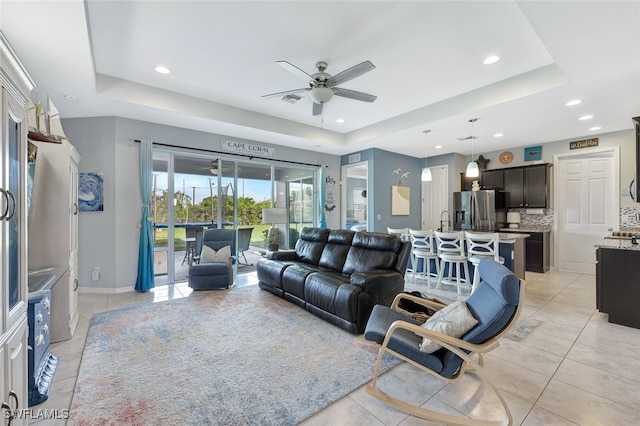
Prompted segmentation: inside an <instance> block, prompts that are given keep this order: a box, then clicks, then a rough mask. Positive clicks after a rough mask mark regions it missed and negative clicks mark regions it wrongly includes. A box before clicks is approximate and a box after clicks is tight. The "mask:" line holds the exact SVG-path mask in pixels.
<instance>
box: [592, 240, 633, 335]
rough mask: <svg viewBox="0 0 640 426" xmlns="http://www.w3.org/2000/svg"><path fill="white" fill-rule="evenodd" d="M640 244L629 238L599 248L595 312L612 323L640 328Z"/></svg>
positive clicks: (606, 243)
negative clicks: (601, 314)
mask: <svg viewBox="0 0 640 426" xmlns="http://www.w3.org/2000/svg"><path fill="white" fill-rule="evenodd" d="M639 265H640V245H638V244H632V243H631V240H629V239H619V240H614V239H611V240H604V242H603V243H602V244H597V245H596V309H598V310H599V311H600V312H603V313H606V314H609V322H611V323H614V324H620V325H626V326H628V327H634V328H640V309H638V306H640V286H639V285H638V276H639V273H640V266H639Z"/></svg>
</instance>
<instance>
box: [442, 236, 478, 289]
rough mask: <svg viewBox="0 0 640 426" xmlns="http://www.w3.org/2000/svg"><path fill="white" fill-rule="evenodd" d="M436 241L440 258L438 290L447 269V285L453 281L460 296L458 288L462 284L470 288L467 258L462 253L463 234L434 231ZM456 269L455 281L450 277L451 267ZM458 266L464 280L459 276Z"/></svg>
mask: <svg viewBox="0 0 640 426" xmlns="http://www.w3.org/2000/svg"><path fill="white" fill-rule="evenodd" d="M435 235H436V240H437V241H438V257H439V258H440V273H439V274H438V285H437V286H436V288H439V287H440V286H441V285H442V281H443V277H444V271H445V269H446V267H447V266H448V267H449V271H448V272H449V273H448V278H447V281H448V283H449V284H451V283H452V282H454V281H455V283H456V287H457V289H458V295H460V287H461V284H462V283H465V284H466V285H467V286H469V287H471V283H470V282H469V265H468V264H467V256H466V254H465V252H464V232H462V231H460V232H439V231H435ZM454 266H455V268H456V276H455V279H454V278H453V277H452V271H453V267H454ZM460 266H462V267H463V269H464V278H462V275H461V274H460V272H462V271H460Z"/></svg>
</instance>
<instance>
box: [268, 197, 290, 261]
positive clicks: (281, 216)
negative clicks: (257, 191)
mask: <svg viewBox="0 0 640 426" xmlns="http://www.w3.org/2000/svg"><path fill="white" fill-rule="evenodd" d="M262 223H263V224H266V225H271V228H269V232H268V233H267V249H268V250H269V251H278V249H279V248H280V230H279V229H278V227H277V226H276V225H277V224H281V223H287V209H285V208H282V207H271V208H268V209H262Z"/></svg>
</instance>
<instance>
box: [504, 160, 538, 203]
mask: <svg viewBox="0 0 640 426" xmlns="http://www.w3.org/2000/svg"><path fill="white" fill-rule="evenodd" d="M549 167H550V165H549V164H537V165H535V166H525V167H514V168H511V169H504V171H503V172H504V190H505V191H506V192H507V194H506V207H507V208H546V207H548V202H549V186H550V185H549Z"/></svg>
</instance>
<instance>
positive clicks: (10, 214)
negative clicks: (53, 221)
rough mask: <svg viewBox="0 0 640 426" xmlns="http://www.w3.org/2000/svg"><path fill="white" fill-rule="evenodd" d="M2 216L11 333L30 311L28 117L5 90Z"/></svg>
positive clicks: (6, 307)
mask: <svg viewBox="0 0 640 426" xmlns="http://www.w3.org/2000/svg"><path fill="white" fill-rule="evenodd" d="M2 104H3V105H2V106H3V108H2V111H3V117H2V121H3V123H2V129H3V132H2V133H3V135H2V136H3V143H2V167H0V170H2V171H3V172H2V178H0V186H1V187H2V189H3V194H2V198H3V201H2V208H1V210H2V214H3V220H1V221H0V229H1V231H0V235H1V236H2V244H3V246H4V247H5V248H4V258H3V262H2V279H1V281H4V282H5V283H6V286H7V287H6V293H5V294H6V295H7V299H6V300H3V301H2V304H3V307H2V308H3V310H4V312H8V320H7V323H6V325H5V327H6V329H7V330H8V329H10V328H11V327H12V325H14V324H16V322H17V321H18V320H20V318H21V317H22V315H23V314H24V313H25V312H26V311H27V303H26V298H27V288H26V287H27V286H26V250H25V244H24V241H25V234H26V228H25V222H26V213H25V209H26V202H25V192H26V191H25V187H26V182H25V178H26V161H27V149H26V136H27V134H26V123H25V122H24V121H25V117H26V113H25V111H24V108H23V107H21V106H20V105H19V104H18V102H17V101H16V100H15V99H14V98H13V97H12V96H11V95H10V94H9V93H8V92H7V91H6V90H5V89H2Z"/></svg>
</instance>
